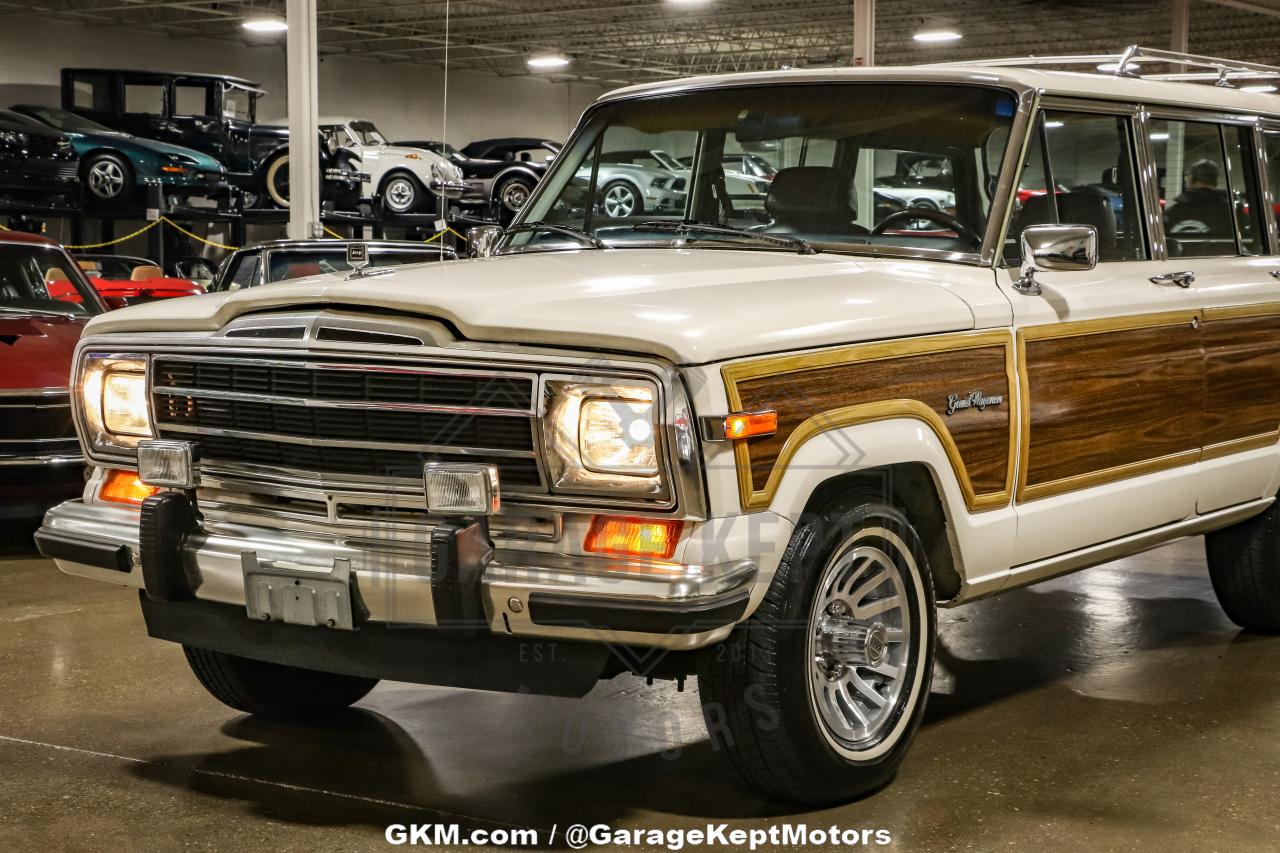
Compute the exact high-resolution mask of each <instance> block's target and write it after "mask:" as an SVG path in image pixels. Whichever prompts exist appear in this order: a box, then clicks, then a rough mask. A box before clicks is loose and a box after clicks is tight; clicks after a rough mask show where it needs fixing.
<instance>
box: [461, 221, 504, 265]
mask: <svg viewBox="0 0 1280 853" xmlns="http://www.w3.org/2000/svg"><path fill="white" fill-rule="evenodd" d="M505 233H506V232H505V231H503V230H502V229H501V228H499V227H498V226H497V225H477V226H476V227H475V228H468V229H467V255H468V256H470V257H472V258H488V257H491V256H492V255H494V254H495V253H496V252H497V250H498V241H499V240H501V239H502V235H503V234H505Z"/></svg>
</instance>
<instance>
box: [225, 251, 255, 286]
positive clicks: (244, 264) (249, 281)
mask: <svg viewBox="0 0 1280 853" xmlns="http://www.w3.org/2000/svg"><path fill="white" fill-rule="evenodd" d="M261 257H262V256H261V255H260V254H259V253H258V252H254V253H253V254H250V255H244V256H242V257H241V258H240V259H239V260H236V261H233V263H234V264H235V267H234V268H233V269H232V270H231V275H229V276H228V277H227V279H226V282H227V284H226V287H225V289H226V290H235V289H237V288H241V287H253V286H254V285H255V284H257V283H258V264H259V263H261Z"/></svg>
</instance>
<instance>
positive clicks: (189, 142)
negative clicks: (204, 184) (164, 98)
mask: <svg viewBox="0 0 1280 853" xmlns="http://www.w3.org/2000/svg"><path fill="white" fill-rule="evenodd" d="M217 94H218V86H217V85H216V84H215V83H214V82H213V81H211V80H202V79H200V78H191V77H175V78H174V80H173V118H172V119H171V120H170V124H171V125H172V128H173V129H172V131H170V137H169V138H168V139H166V141H167V142H172V143H173V144H175V145H184V146H186V147H187V148H194V149H195V150H197V151H203V152H204V153H205V154H208V155H210V156H212V157H213V158H215V159H217V160H219V161H222V162H226V160H227V159H228V152H227V150H226V148H227V143H228V141H229V140H227V139H226V127H225V122H224V121H223V119H222V116H221V115H219V114H218V98H217Z"/></svg>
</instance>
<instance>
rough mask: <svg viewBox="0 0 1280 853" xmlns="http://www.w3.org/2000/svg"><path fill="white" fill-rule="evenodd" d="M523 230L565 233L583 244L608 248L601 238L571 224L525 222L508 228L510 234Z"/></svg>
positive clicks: (596, 247)
mask: <svg viewBox="0 0 1280 853" xmlns="http://www.w3.org/2000/svg"><path fill="white" fill-rule="evenodd" d="M522 231H550V232H552V233H554V234H563V235H564V236H566V237H570V238H572V239H573V240H576V241H577V242H578V244H579V245H581V246H590V247H591V248H593V249H607V248H608V246H606V245H605V244H604V241H603V240H601V239H600V238H598V237H596V236H594V235H592V234H588V233H587V232H586V231H583V230H582V229H580V228H573V227H571V226H569V225H556V224H555V223H553V222H523V223H521V224H520V225H513V226H512V227H510V228H508V229H507V233H508V234H519V233H520V232H522Z"/></svg>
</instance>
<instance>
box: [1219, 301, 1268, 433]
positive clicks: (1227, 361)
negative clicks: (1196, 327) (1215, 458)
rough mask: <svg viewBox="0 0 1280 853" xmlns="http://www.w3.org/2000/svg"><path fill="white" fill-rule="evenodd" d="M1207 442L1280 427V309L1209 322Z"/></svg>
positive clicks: (1265, 431) (1264, 431)
mask: <svg viewBox="0 0 1280 853" xmlns="http://www.w3.org/2000/svg"><path fill="white" fill-rule="evenodd" d="M1203 332H1204V346H1205V370H1206V383H1205V389H1206V401H1205V425H1204V427H1205V437H1204V443H1205V444H1206V445H1214V444H1221V443H1223V442H1227V441H1238V440H1240V439H1244V438H1251V437H1253V436H1257V435H1263V434H1267V433H1274V432H1275V431H1276V430H1277V429H1280V314H1272V315H1269V316H1257V317H1235V318H1224V319H1215V318H1214V316H1213V314H1212V313H1209V314H1207V316H1206V322H1205V324H1204V327H1203Z"/></svg>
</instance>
